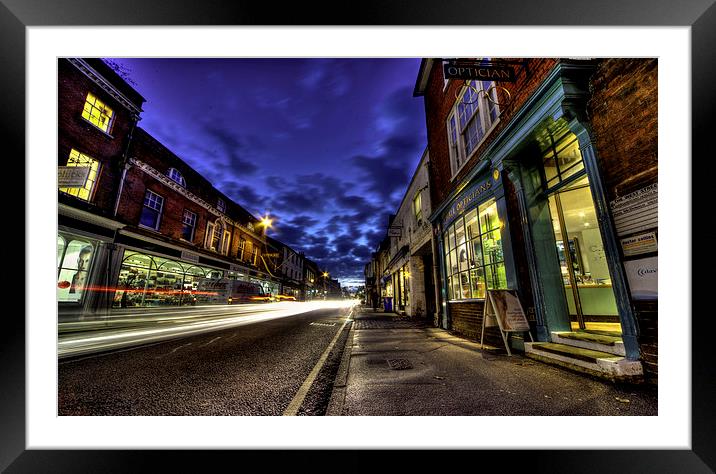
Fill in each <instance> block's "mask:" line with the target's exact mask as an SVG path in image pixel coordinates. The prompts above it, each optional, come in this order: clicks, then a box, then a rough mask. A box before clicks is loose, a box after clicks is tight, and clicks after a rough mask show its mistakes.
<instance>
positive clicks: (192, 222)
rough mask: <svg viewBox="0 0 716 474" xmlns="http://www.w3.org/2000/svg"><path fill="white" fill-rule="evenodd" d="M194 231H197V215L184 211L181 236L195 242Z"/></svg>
mask: <svg viewBox="0 0 716 474" xmlns="http://www.w3.org/2000/svg"><path fill="white" fill-rule="evenodd" d="M194 229H196V214H194V213H193V212H191V211H187V210H186V209H184V215H183V216H182V230H181V236H182V238H183V239H184V240H187V241H189V242H192V241H193V240H194Z"/></svg>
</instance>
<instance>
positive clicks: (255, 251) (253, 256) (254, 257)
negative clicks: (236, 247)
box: [251, 245, 259, 265]
mask: <svg viewBox="0 0 716 474" xmlns="http://www.w3.org/2000/svg"><path fill="white" fill-rule="evenodd" d="M258 256H259V248H258V247H256V246H255V245H254V249H253V253H252V254H251V263H253V264H254V265H256V260H257V259H258Z"/></svg>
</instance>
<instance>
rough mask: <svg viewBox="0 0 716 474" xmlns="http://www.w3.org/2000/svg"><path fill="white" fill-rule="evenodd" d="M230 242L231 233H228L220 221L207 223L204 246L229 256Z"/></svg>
mask: <svg viewBox="0 0 716 474" xmlns="http://www.w3.org/2000/svg"><path fill="white" fill-rule="evenodd" d="M230 240H231V232H229V231H228V230H227V229H226V227H225V226H224V223H223V222H222V221H221V219H218V220H217V221H216V222H209V223H208V224H207V225H206V241H205V242H204V246H205V247H207V248H209V249H211V250H214V251H215V252H219V253H222V254H224V255H228V254H229V241H230Z"/></svg>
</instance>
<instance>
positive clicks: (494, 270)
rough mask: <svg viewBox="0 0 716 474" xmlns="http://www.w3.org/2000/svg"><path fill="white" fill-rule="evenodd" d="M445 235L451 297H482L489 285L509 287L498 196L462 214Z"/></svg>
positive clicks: (445, 255)
mask: <svg viewBox="0 0 716 474" xmlns="http://www.w3.org/2000/svg"><path fill="white" fill-rule="evenodd" d="M443 239H444V257H445V268H446V276H447V283H448V298H449V299H451V300H462V299H470V298H479V299H482V298H485V290H486V289H488V288H491V289H504V288H507V277H506V274H505V262H504V256H503V253H502V238H501V234H500V220H499V219H498V217H497V205H496V203H495V200H494V199H491V200H489V201H487V202H485V203H483V204H481V205H480V206H479V207H478V208H476V209H475V208H473V209H472V210H470V211H468V212H466V213H465V214H464V215H462V216H460V217H458V218H457V219H456V220H455V222H454V223H453V224H451V225H450V226H449V227H448V228H447V230H446V231H445V233H444V234H443Z"/></svg>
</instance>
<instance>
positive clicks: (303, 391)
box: [283, 318, 350, 416]
mask: <svg viewBox="0 0 716 474" xmlns="http://www.w3.org/2000/svg"><path fill="white" fill-rule="evenodd" d="M348 321H350V318H346V320H345V321H344V322H343V326H341V328H340V329H339V330H338V332H337V333H336V335H335V337H334V338H333V340H332V341H331V343H330V344H329V345H328V347H327V348H326V350H325V351H324V352H323V354H322V355H321V358H320V359H318V362H316V365H315V366H314V367H313V370H312V371H311V373H310V374H308V377H307V378H306V380H304V381H303V385H301V388H299V389H298V392H297V393H296V395H295V396H294V397H293V400H291V403H289V404H288V407H287V408H286V410H285V411H284V412H283V416H296V413H298V409H299V408H301V404H302V403H303V400H304V399H305V398H306V395H307V394H308V389H310V388H311V385H313V382H314V381H315V380H316V377H317V376H318V373H319V372H320V371H321V369H322V368H323V365H324V364H325V363H326V359H328V354H330V353H331V349H333V346H334V345H335V344H336V341H337V340H338V337H339V336H340V335H341V334H342V333H343V328H345V327H346V324H348Z"/></svg>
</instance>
